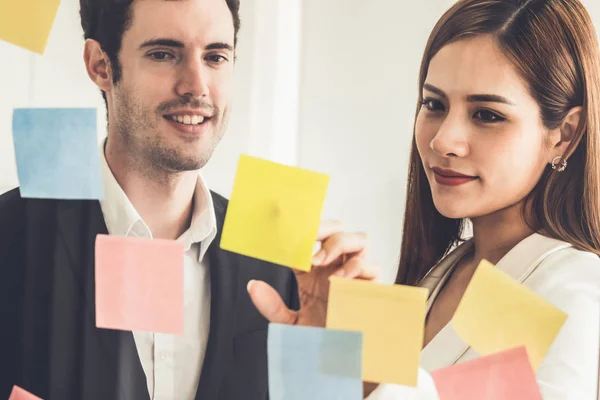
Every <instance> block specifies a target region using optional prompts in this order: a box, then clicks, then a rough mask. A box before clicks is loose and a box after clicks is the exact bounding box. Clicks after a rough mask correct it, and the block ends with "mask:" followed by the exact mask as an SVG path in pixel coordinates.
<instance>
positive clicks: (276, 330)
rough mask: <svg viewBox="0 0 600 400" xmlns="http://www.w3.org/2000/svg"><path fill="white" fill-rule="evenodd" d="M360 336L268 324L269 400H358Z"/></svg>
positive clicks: (359, 398)
mask: <svg viewBox="0 0 600 400" xmlns="http://www.w3.org/2000/svg"><path fill="white" fill-rule="evenodd" d="M362 343H363V335H362V333H361V332H349V331H340V330H332V329H324V328H313V327H304V326H291V325H280V324H270V325H269V336H268V340H267V354H268V359H269V398H270V399H271V400H306V399H311V400H338V399H339V400H361V399H362V398H363V390H362V378H361V376H362Z"/></svg>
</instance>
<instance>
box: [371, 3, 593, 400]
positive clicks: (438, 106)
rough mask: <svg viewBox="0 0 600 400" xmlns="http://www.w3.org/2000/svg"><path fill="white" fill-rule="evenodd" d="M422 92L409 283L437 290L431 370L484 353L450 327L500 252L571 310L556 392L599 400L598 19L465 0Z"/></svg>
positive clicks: (408, 241) (551, 387) (431, 318)
mask: <svg viewBox="0 0 600 400" xmlns="http://www.w3.org/2000/svg"><path fill="white" fill-rule="evenodd" d="M419 87H420V91H419V106H418V110H417V116H416V123H415V133H414V140H413V146H412V153H411V162H410V170H409V178H408V196H407V203H406V212H405V219H404V232H405V233H406V234H405V235H404V237H403V240H402V252H401V259H400V267H399V270H398V276H397V279H396V283H400V284H409V285H414V284H419V285H420V286H425V287H428V288H429V289H430V297H429V302H428V316H427V322H426V327H425V347H424V349H423V352H422V357H421V364H422V366H423V368H425V369H426V370H429V371H432V370H436V369H438V368H442V367H446V366H448V365H451V364H455V363H458V362H462V361H466V360H468V359H472V358H475V357H477V354H476V353H475V352H474V351H473V350H472V349H470V348H469V347H468V346H467V345H466V344H464V343H462V341H460V340H457V338H458V337H457V335H456V333H455V332H454V329H453V327H452V325H451V324H449V322H450V320H451V318H452V316H453V314H454V312H455V310H456V308H457V306H458V303H459V302H460V299H461V297H462V295H463V294H464V291H465V289H466V287H467V285H468V283H469V281H470V279H471V277H472V275H473V273H474V272H475V269H476V267H477V265H478V264H479V262H480V261H481V260H482V259H487V260H489V261H491V262H492V263H493V264H496V267H497V268H500V269H502V270H504V271H505V272H508V273H509V274H510V275H511V276H512V277H513V278H514V279H516V280H518V281H520V282H522V283H523V285H525V286H527V287H528V288H530V289H532V290H533V291H535V292H537V293H538V294H539V295H541V296H542V297H544V298H545V299H547V300H548V301H550V302H551V303H553V304H554V305H556V306H557V307H558V308H560V309H562V310H563V311H565V312H567V313H568V314H569V317H568V320H567V322H566V323H565V325H564V326H563V328H562V329H561V331H560V333H559V335H558V336H557V338H556V340H555V342H554V344H553V346H552V347H551V348H550V351H549V353H548V354H547V356H546V357H545V359H544V361H543V362H542V364H541V366H540V367H539V369H538V370H537V380H538V384H539V386H540V390H541V392H542V395H543V397H544V399H594V398H595V395H596V391H597V384H598V359H599V357H598V353H599V346H600V259H599V258H598V255H599V254H600V58H599V54H598V43H597V40H596V32H595V31H594V28H593V25H592V22H591V20H590V17H589V15H588V14H587V12H586V10H585V9H584V7H583V5H582V4H581V3H580V2H579V1H578V0H527V1H526V0H463V1H459V2H458V3H456V4H455V5H454V6H453V7H452V8H451V9H450V10H449V11H448V12H446V14H445V15H444V16H443V17H442V18H441V19H440V21H439V22H438V23H437V25H436V26H435V28H434V29H433V32H432V33H431V36H430V39H429V42H428V44H427V47H426V49H425V55H424V58H423V62H422V66H421V73H420V79H419ZM467 220H470V221H471V222H472V228H473V237H472V239H470V240H468V241H464V242H463V241H462V240H461V237H462V234H463V230H464V228H465V225H466V221H467ZM456 245H458V247H455V246H456ZM432 265H435V267H433V268H431V269H430V267H431V266H432ZM383 389H384V388H383V387H382V388H381V389H379V390H380V391H382V390H383ZM371 398H372V399H377V398H378V397H377V393H373V395H372V397H371Z"/></svg>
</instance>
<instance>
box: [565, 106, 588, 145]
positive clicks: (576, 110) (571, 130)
mask: <svg viewBox="0 0 600 400" xmlns="http://www.w3.org/2000/svg"><path fill="white" fill-rule="evenodd" d="M582 112H583V108H582V107H581V106H577V107H573V108H572V109H571V110H570V111H569V113H568V114H567V116H566V117H565V120H564V121H563V123H562V125H561V127H560V140H561V142H567V143H570V142H572V141H573V140H574V139H575V135H576V133H577V128H579V122H580V121H581V114H582Z"/></svg>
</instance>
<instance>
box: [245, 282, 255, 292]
mask: <svg viewBox="0 0 600 400" xmlns="http://www.w3.org/2000/svg"><path fill="white" fill-rule="evenodd" d="M254 282H256V281H255V280H251V281H249V282H248V285H246V290H247V291H248V292H250V289H251V288H252V285H254Z"/></svg>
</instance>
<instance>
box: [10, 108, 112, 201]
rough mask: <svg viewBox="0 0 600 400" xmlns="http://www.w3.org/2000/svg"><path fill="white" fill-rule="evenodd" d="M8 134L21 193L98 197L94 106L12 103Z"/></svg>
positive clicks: (99, 173)
mask: <svg viewBox="0 0 600 400" xmlns="http://www.w3.org/2000/svg"><path fill="white" fill-rule="evenodd" d="M13 139H14V144H15V154H16V158H17V173H18V176H19V184H20V190H21V197H28V198H41V199H80V200H100V199H103V198H104V186H103V183H102V171H101V167H100V154H99V150H98V144H97V143H98V141H97V138H96V110H95V109H92V108H69V109H58V108H55V109H53V108H21V109H15V110H14V113H13Z"/></svg>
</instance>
